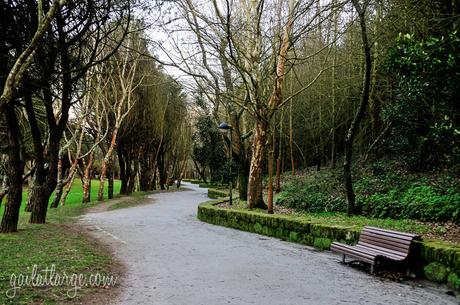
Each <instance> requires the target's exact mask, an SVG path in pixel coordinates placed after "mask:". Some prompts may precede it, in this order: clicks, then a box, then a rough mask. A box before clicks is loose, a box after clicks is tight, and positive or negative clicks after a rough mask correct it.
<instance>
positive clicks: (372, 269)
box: [371, 264, 374, 274]
mask: <svg viewBox="0 0 460 305" xmlns="http://www.w3.org/2000/svg"><path fill="white" fill-rule="evenodd" d="M371 274H374V264H371Z"/></svg>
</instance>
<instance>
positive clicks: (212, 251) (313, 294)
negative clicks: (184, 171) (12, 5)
mask: <svg viewBox="0 0 460 305" xmlns="http://www.w3.org/2000/svg"><path fill="white" fill-rule="evenodd" d="M186 186H187V187H190V188H193V191H184V192H174V193H162V194H156V195H152V196H151V197H152V199H153V200H154V203H153V204H149V205H142V206H137V207H132V208H127V209H119V210H114V211H110V212H103V213H92V214H87V215H86V216H84V217H83V218H82V220H81V222H82V223H83V224H84V225H88V226H97V227H98V230H94V232H99V233H98V234H102V233H101V232H105V234H103V235H104V236H105V239H106V240H107V241H108V242H109V243H111V244H112V246H113V248H114V249H116V253H115V255H116V256H118V257H119V258H120V259H121V260H122V261H124V262H125V263H126V266H127V269H128V271H127V273H128V274H127V275H126V276H125V277H124V278H122V279H121V282H122V287H123V291H122V293H121V294H120V297H119V300H117V302H115V304H119V305H132V304H139V305H150V304H151V305H166V304H168V305H169V304H170V305H173V304H174V305H199V304H202V305H224V304H260V305H305V304H312V305H322V304H324V305H333V304H351V305H358V304H376V305H377V304H382V305H391V304H395V305H410V304H425V305H445V304H458V303H457V301H456V300H455V298H453V297H450V296H448V295H445V294H442V293H441V292H439V291H437V290H434V289H428V288H418V287H412V286H410V285H408V284H399V283H395V282H391V281H386V280H382V279H379V278H376V277H374V276H370V275H368V274H366V273H364V272H361V271H358V270H354V269H352V268H349V267H347V266H344V265H342V264H340V263H338V262H339V257H338V256H336V255H333V254H332V253H330V252H328V251H325V252H319V251H316V250H314V249H311V248H309V247H304V246H301V245H297V244H293V243H288V242H283V241H280V240H277V239H274V238H268V237H264V236H260V235H257V234H251V233H246V232H241V231H237V230H232V229H227V228H223V227H218V226H213V225H210V224H206V223H203V222H200V221H199V220H197V218H196V211H197V206H198V204H199V203H201V202H203V201H206V200H207V196H206V190H205V189H200V188H197V187H196V186H193V185H189V184H187V185H186Z"/></svg>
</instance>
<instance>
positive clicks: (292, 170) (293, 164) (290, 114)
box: [289, 80, 295, 176]
mask: <svg viewBox="0 0 460 305" xmlns="http://www.w3.org/2000/svg"><path fill="white" fill-rule="evenodd" d="M291 81H292V80H291ZM291 90H292V84H291ZM289 150H290V153H291V174H292V176H294V175H295V159H294V132H293V129H292V101H291V102H290V104H289Z"/></svg>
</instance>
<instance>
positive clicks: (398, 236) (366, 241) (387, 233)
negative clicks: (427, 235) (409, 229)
mask: <svg viewBox="0 0 460 305" xmlns="http://www.w3.org/2000/svg"><path fill="white" fill-rule="evenodd" d="M416 238H419V236H418V235H416V234H410V233H405V232H398V231H393V230H385V229H380V228H376V227H364V228H363V230H362V232H361V234H360V237H359V241H358V244H356V245H355V246H350V245H346V244H342V243H338V242H334V243H332V245H331V250H332V251H335V252H339V253H342V254H343V255H344V261H345V256H346V255H348V256H351V257H354V258H356V259H358V260H361V261H363V262H366V263H370V264H371V273H372V272H373V266H374V265H375V263H376V262H377V259H378V258H379V257H384V258H387V259H390V260H393V261H404V260H405V259H407V258H408V256H409V251H410V248H411V244H412V241H413V240H414V239H416Z"/></svg>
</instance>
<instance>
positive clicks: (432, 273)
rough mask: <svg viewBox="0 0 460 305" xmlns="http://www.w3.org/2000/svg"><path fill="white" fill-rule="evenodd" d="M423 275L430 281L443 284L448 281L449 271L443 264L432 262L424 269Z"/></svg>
mask: <svg viewBox="0 0 460 305" xmlns="http://www.w3.org/2000/svg"><path fill="white" fill-rule="evenodd" d="M423 273H424V275H425V277H426V278H427V279H429V280H430V281H433V282H438V283H443V282H445V281H446V279H447V275H448V274H449V271H448V269H447V268H446V266H444V265H443V264H440V263H438V262H432V263H429V264H428V265H426V266H425V267H424V268H423Z"/></svg>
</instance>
